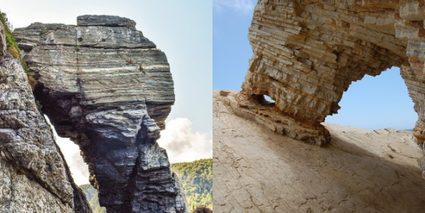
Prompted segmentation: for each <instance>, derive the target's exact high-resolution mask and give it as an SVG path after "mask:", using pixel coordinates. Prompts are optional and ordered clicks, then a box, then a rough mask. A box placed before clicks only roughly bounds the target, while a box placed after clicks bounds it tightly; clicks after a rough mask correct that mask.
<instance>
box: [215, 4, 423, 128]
mask: <svg viewBox="0 0 425 213" xmlns="http://www.w3.org/2000/svg"><path fill="white" fill-rule="evenodd" d="M255 3H256V1H255V0H214V3H213V4H214V5H213V7H214V12H213V28H214V30H213V34H214V36H213V58H214V60H213V79H214V82H213V89H214V90H223V89H228V90H236V91H239V90H240V87H241V85H242V82H243V80H244V77H245V74H246V72H247V70H248V63H249V59H250V57H251V55H252V49H251V46H250V44H249V41H248V28H249V26H250V24H251V19H252V13H253V9H254V7H255ZM339 105H340V106H341V109H340V110H339V111H338V114H336V115H333V116H328V117H327V118H326V122H329V123H335V124H342V125H346V126H352V127H358V128H367V129H379V128H396V129H412V128H413V127H414V125H415V122H416V120H417V114H416V113H415V111H414V108H413V102H412V101H411V99H410V97H409V95H408V92H407V88H406V86H405V84H404V82H403V79H402V78H401V76H400V71H399V68H397V67H393V68H392V69H389V70H387V71H384V72H383V73H382V74H381V75H379V76H377V77H371V76H365V77H364V78H363V79H362V80H360V81H357V82H353V83H352V84H351V86H350V87H349V89H348V91H347V92H345V93H344V95H343V97H342V99H341V102H340V103H339Z"/></svg>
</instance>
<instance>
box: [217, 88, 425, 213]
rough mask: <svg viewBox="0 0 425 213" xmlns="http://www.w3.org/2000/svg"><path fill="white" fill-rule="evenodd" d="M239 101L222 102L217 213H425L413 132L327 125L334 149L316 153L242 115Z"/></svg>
mask: <svg viewBox="0 0 425 213" xmlns="http://www.w3.org/2000/svg"><path fill="white" fill-rule="evenodd" d="M235 95H236V92H234V93H227V96H226V93H225V92H222V95H220V94H217V93H216V94H215V96H214V116H213V118H214V120H213V122H214V130H213V137H214V159H213V174H214V185H213V195H214V196H213V199H214V200H213V204H214V211H215V212H232V213H247V212H248V213H251V212H252V213H256V212H279V213H280V212H300V213H305V212H337V213H343V212H356V213H357V212H358V213H363V212H391V213H399V212H422V211H423V208H424V206H425V193H424V188H425V181H424V180H423V179H422V177H421V170H420V168H419V167H418V164H417V162H416V161H417V160H418V159H420V158H421V157H422V152H421V150H420V149H418V148H417V145H416V144H415V143H414V137H413V136H412V132H411V131H400V130H392V129H382V130H374V131H370V130H365V129H356V128H351V127H344V126H337V125H329V124H325V126H326V128H327V129H328V130H329V131H330V135H331V138H332V143H331V145H330V146H328V147H326V148H321V147H317V146H311V145H309V144H305V143H300V142H299V141H298V140H293V139H292V138H290V137H287V136H284V135H280V134H273V132H272V131H270V130H269V129H267V128H265V127H264V125H258V124H257V123H255V122H249V120H248V119H252V118H248V117H241V116H236V115H235V113H234V110H233V109H232V107H231V106H230V104H231V102H233V101H231V100H234V98H232V97H234V96H235ZM229 97H230V98H229ZM422 162H423V161H422ZM422 166H425V162H423V163H422Z"/></svg>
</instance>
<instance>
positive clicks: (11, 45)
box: [0, 11, 21, 59]
mask: <svg viewBox="0 0 425 213" xmlns="http://www.w3.org/2000/svg"><path fill="white" fill-rule="evenodd" d="M0 21H1V23H2V24H3V26H4V29H5V33H6V44H7V51H8V52H9V53H10V54H11V55H12V56H13V57H14V58H16V59H21V54H20V53H19V48H18V44H16V40H15V38H14V37H13V34H12V31H11V30H10V23H9V21H8V20H7V17H6V14H5V13H3V12H1V11H0Z"/></svg>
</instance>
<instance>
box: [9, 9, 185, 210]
mask: <svg viewBox="0 0 425 213" xmlns="http://www.w3.org/2000/svg"><path fill="white" fill-rule="evenodd" d="M14 35H15V36H16V39H17V41H18V44H19V47H20V48H21V49H22V50H23V52H22V53H23V55H24V59H25V61H26V63H27V64H28V66H29V69H30V72H32V73H33V75H34V78H35V85H34V94H35V96H36V98H37V100H39V102H40V103H41V105H42V111H43V112H44V113H45V114H46V115H48V116H49V118H50V120H51V121H52V124H53V125H54V126H55V128H56V130H57V132H58V134H59V135H60V136H61V137H69V138H71V139H72V140H73V141H74V142H76V143H77V144H78V145H79V146H80V148H81V150H82V153H83V157H84V160H85V161H86V162H87V163H88V165H89V170H90V174H91V177H90V181H91V183H92V185H94V186H95V187H96V188H98V190H99V201H100V204H101V205H103V206H105V207H106V208H107V210H108V212H184V211H185V205H184V201H183V198H182V196H181V195H180V189H179V184H178V183H177V181H176V179H175V178H174V174H173V173H171V172H170V169H169V166H170V164H169V162H168V158H167V155H166V152H165V150H164V149H162V148H160V147H159V146H158V144H157V143H156V140H157V139H158V137H159V131H160V127H163V126H164V120H165V118H166V117H167V115H168V113H169V112H170V108H171V105H172V104H173V103H174V92H173V81H172V78H171V73H170V68H169V64H168V62H167V59H166V56H165V54H164V53H163V52H162V51H160V50H159V49H157V48H156V46H155V44H154V43H152V42H151V41H150V40H148V39H147V38H145V37H144V36H143V34H142V32H140V31H137V30H136V28H135V22H134V21H132V20H130V19H127V18H122V17H117V16H92V15H86V16H79V17H78V18H77V25H76V26H74V25H63V24H41V23H34V24H31V25H30V26H28V27H26V28H21V29H16V30H15V31H14Z"/></svg>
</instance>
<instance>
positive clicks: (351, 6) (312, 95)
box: [236, 0, 425, 145]
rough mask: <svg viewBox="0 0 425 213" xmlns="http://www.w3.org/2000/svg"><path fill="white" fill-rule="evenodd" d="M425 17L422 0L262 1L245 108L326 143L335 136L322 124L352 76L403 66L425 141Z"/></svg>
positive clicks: (284, 130) (278, 127)
mask: <svg viewBox="0 0 425 213" xmlns="http://www.w3.org/2000/svg"><path fill="white" fill-rule="evenodd" d="M424 20H425V4H424V2H423V1H419V0H389V1H387V0H385V1H384V0H342V1H317V0H307V1H295V0H284V1H281V0H259V1H258V3H257V6H256V8H255V11H254V16H253V20H252V24H251V27H250V33H249V39H250V43H251V45H252V47H253V57H252V59H251V61H250V66H249V72H248V74H247V75H246V78H245V81H244V83H243V86H242V91H241V93H240V94H239V96H238V97H236V99H237V102H238V103H239V106H238V109H237V111H240V113H245V114H248V115H250V116H252V117H253V119H255V120H257V121H258V122H260V123H263V124H265V125H266V126H268V127H269V128H270V129H272V130H273V131H275V132H278V133H281V134H285V135H288V136H290V137H292V138H295V139H298V140H303V141H306V142H308V143H313V144H318V145H324V144H326V143H328V142H329V140H330V135H329V132H328V130H326V128H324V127H323V126H322V125H321V122H323V121H324V120H325V117H326V116H327V115H330V114H333V113H336V112H337V111H338V109H339V106H338V102H339V101H340V100H341V96H342V94H343V92H344V91H346V90H347V88H348V87H349V85H350V84H351V82H353V81H356V80H359V79H361V78H362V77H363V76H364V75H366V74H368V75H372V76H375V75H379V74H380V73H381V72H382V71H383V70H385V69H387V68H389V67H392V66H398V67H401V75H402V77H403V79H404V81H405V83H406V86H407V88H408V90H409V94H410V97H411V98H412V100H413V102H414V104H415V110H416V112H417V113H418V116H419V119H418V121H417V123H416V127H415V129H414V132H413V134H414V136H415V137H416V141H417V142H419V143H420V144H423V143H424V141H425V98H424V97H425V74H424V73H425V72H424V61H425V52H424V47H425V33H424V32H425V28H424ZM263 95H267V96H270V97H271V98H273V99H274V100H275V103H267V102H266V101H264V98H263Z"/></svg>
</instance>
